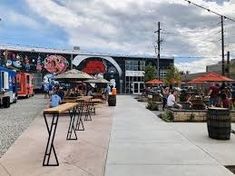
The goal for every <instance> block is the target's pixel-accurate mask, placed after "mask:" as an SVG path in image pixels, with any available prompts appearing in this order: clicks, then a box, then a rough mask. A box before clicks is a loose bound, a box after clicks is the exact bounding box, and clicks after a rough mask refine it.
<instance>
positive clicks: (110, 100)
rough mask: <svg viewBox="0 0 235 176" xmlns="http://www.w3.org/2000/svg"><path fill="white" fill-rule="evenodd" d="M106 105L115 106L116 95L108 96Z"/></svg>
mask: <svg viewBox="0 0 235 176" xmlns="http://www.w3.org/2000/svg"><path fill="white" fill-rule="evenodd" d="M108 105H109V106H116V95H109V96H108Z"/></svg>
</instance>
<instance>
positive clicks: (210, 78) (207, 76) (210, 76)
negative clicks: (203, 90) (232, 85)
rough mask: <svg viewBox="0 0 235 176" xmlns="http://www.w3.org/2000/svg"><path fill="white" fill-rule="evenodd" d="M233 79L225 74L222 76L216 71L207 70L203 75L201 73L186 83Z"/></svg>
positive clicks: (228, 80) (229, 80)
mask: <svg viewBox="0 0 235 176" xmlns="http://www.w3.org/2000/svg"><path fill="white" fill-rule="evenodd" d="M233 81H234V80H233V79H230V78H228V77H226V76H222V75H220V74H218V73H215V72H209V73H207V74H205V75H201V76H199V77H197V78H195V79H193V80H191V81H189V82H188V83H191V84H202V83H205V82H233Z"/></svg>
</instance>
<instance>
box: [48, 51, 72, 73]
mask: <svg viewBox="0 0 235 176" xmlns="http://www.w3.org/2000/svg"><path fill="white" fill-rule="evenodd" d="M68 65H69V63H68V61H67V60H66V59H65V58H64V57H63V56H61V55H50V56H47V57H46V58H45V60H44V68H45V69H46V70H47V71H48V72H49V73H55V74H60V73H63V72H65V71H66V69H67V68H68Z"/></svg>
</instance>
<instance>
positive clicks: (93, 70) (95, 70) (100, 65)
mask: <svg viewBox="0 0 235 176" xmlns="http://www.w3.org/2000/svg"><path fill="white" fill-rule="evenodd" d="M106 67H107V66H106V64H105V63H104V62H103V61H101V60H88V61H87V62H86V64H85V66H84V68H83V69H82V71H84V72H86V73H88V74H91V75H96V74H99V73H102V74H104V73H105V72H106V71H107V68H106Z"/></svg>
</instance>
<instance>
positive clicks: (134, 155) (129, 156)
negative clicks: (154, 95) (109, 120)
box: [105, 96, 235, 176]
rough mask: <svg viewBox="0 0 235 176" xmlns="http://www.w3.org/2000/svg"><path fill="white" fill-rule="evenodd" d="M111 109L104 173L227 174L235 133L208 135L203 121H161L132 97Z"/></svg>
mask: <svg viewBox="0 0 235 176" xmlns="http://www.w3.org/2000/svg"><path fill="white" fill-rule="evenodd" d="M117 100H118V102H117V106H116V107H115V110H114V119H113V126H112V134H111V141H110V144H109V151H108V158H107V162H106V169H105V176H143V175H144V176H156V175H159V176H173V175H174V176H177V175H178V176H184V175H185V176H199V175H200V176H208V175H213V176H226V175H227V176H229V175H231V176H232V175H233V174H232V173H231V172H230V171H228V170H227V169H226V168H225V167H224V166H223V165H225V164H226V165H227V164H235V159H234V158H235V154H234V153H235V152H234V151H235V149H234V146H235V137H234V136H231V140H229V141H218V140H212V139H210V138H208V137H207V128H206V124H205V123H165V122H163V121H161V120H160V119H159V118H158V117H156V115H155V114H153V113H152V112H150V111H148V110H147V109H145V107H144V106H143V104H141V103H139V102H137V101H136V100H135V99H133V98H132V97H130V96H119V97H118V98H117Z"/></svg>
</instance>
